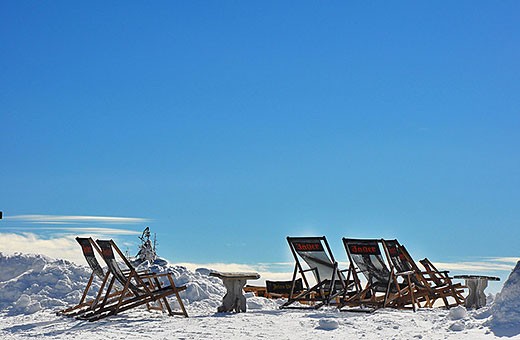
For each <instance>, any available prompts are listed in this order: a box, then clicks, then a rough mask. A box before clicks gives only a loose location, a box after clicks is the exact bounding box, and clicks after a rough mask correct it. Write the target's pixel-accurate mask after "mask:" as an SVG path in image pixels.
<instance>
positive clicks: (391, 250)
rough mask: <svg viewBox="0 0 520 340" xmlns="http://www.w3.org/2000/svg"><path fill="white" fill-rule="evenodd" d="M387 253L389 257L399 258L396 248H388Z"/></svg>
mask: <svg viewBox="0 0 520 340" xmlns="http://www.w3.org/2000/svg"><path fill="white" fill-rule="evenodd" d="M388 252H389V253H390V256H392V257H397V256H399V255H400V254H399V251H398V250H397V247H388Z"/></svg>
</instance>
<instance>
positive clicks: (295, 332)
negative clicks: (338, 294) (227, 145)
mask: <svg viewBox="0 0 520 340" xmlns="http://www.w3.org/2000/svg"><path fill="white" fill-rule="evenodd" d="M144 266H146V267H148V268H149V269H150V270H153V271H155V272H165V271H168V272H171V273H172V274H173V276H174V278H175V282H176V284H178V285H186V287H187V289H186V290H185V291H183V292H182V293H181V297H182V299H183V301H184V303H185V305H186V309H187V311H188V314H189V315H190V317H189V318H183V317H177V316H176V317H168V316H166V315H165V314H162V313H159V312H154V313H150V312H147V311H146V310H145V309H143V308H141V309H135V310H131V311H127V312H124V313H121V314H119V315H116V316H112V317H109V318H106V319H103V320H100V321H97V322H88V321H81V320H76V319H71V318H67V317H62V316H56V315H55V312H56V311H58V310H60V309H63V308H65V307H66V306H71V305H74V304H75V303H77V302H78V301H79V299H80V297H81V294H82V293H83V289H84V287H85V285H86V282H87V280H88V278H89V277H90V270H89V269H88V268H87V267H83V266H78V265H75V264H73V263H70V262H68V261H63V260H55V259H50V258H48V257H45V256H41V255H23V254H15V255H4V254H2V253H0V339H71V338H74V339H88V340H92V339H146V338H148V339H261V338H264V339H334V338H337V339H340V338H351V339H470V338H471V339H495V338H499V337H502V336H506V337H507V338H509V339H520V329H519V327H518V325H519V323H520V314H519V313H520V310H519V308H518V307H519V301H520V290H519V287H520V269H519V267H520V265H517V267H516V268H515V271H513V273H512V274H511V276H510V278H509V280H508V281H507V282H506V284H505V285H504V289H503V291H502V292H501V293H500V295H499V296H498V297H497V299H496V303H495V304H494V305H492V306H488V307H485V308H481V309H479V310H477V311H475V310H466V309H465V308H464V307H462V306H459V307H456V308H453V309H451V310H449V311H448V310H445V309H441V308H435V309H420V310H419V311H418V312H416V313H414V312H412V311H398V310H392V309H382V310H378V311H376V312H374V313H371V314H366V313H352V312H339V311H337V310H336V309H335V308H321V309H319V310H280V309H279V308H278V307H279V305H280V304H281V303H283V301H282V300H268V299H265V298H260V297H255V296H253V295H252V294H246V297H247V308H248V310H247V312H246V313H239V314H231V313H216V310H217V307H218V306H220V304H221V301H222V297H223V296H224V294H225V293H226V290H225V288H224V286H223V285H222V282H221V281H220V279H218V278H215V277H211V276H209V273H210V271H211V270H210V269H206V268H201V269H197V270H196V271H195V272H191V271H189V270H187V269H186V268H184V267H181V266H171V265H158V264H149V263H145V264H144ZM94 286H95V287H98V286H99V282H97V281H94ZM93 291H94V292H95V291H96V289H93ZM171 303H172V306H175V305H176V303H175V301H174V299H171Z"/></svg>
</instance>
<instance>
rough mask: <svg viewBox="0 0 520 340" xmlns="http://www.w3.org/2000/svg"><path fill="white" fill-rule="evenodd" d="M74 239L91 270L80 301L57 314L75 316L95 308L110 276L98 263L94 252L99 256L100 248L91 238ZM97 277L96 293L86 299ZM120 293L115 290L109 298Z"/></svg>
mask: <svg viewBox="0 0 520 340" xmlns="http://www.w3.org/2000/svg"><path fill="white" fill-rule="evenodd" d="M76 241H77V242H78V243H79V245H80V246H81V250H82V252H83V256H84V257H85V260H86V261H87V263H88V265H89V267H90V269H91V270H92V274H91V275H90V278H89V280H88V282H87V285H86V287H85V290H84V291H83V294H82V296H81V299H80V301H79V302H78V304H76V305H75V306H72V307H69V308H67V309H63V310H60V311H58V312H57V313H56V314H57V315H65V316H76V315H79V314H82V313H84V312H85V311H88V310H93V309H95V308H96V306H97V303H98V302H99V301H100V298H101V296H102V293H103V290H104V288H105V286H106V284H107V282H108V279H109V277H110V272H106V273H105V272H104V271H103V268H102V267H101V265H100V264H99V262H98V260H97V258H96V255H95V252H96V253H97V254H98V256H101V250H100V249H99V247H98V245H97V244H96V243H95V242H94V240H93V239H92V238H84V237H76ZM96 277H97V278H99V279H100V280H101V285H100V287H99V290H98V293H97V294H96V298H94V299H89V300H87V296H88V293H89V292H90V291H91V288H92V283H93V281H94V279H95V278H96ZM119 294H120V291H117V290H115V291H114V292H113V293H111V295H109V298H114V297H116V296H118V295H119Z"/></svg>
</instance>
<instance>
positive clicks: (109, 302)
mask: <svg viewBox="0 0 520 340" xmlns="http://www.w3.org/2000/svg"><path fill="white" fill-rule="evenodd" d="M96 242H97V244H98V246H99V248H100V249H101V254H102V257H103V260H104V261H105V263H106V265H107V270H108V271H109V272H110V274H111V275H112V279H111V280H110V283H109V285H108V288H107V291H106V293H105V296H104V298H103V300H102V301H100V302H99V303H98V305H97V306H96V309H94V310H92V311H89V312H87V313H84V314H82V315H80V316H79V318H81V319H85V320H89V321H95V320H99V319H102V318H105V317H107V316H110V315H115V314H117V313H120V312H123V311H126V310H129V309H131V308H135V307H138V306H142V305H146V306H147V308H148V310H151V309H159V310H162V311H163V312H164V311H167V313H168V315H170V316H173V315H183V316H185V317H188V314H187V312H186V309H185V308H184V304H183V302H182V300H181V298H180V295H179V292H180V291H182V290H184V289H186V287H185V286H182V287H176V286H175V283H174V281H173V278H172V276H171V274H170V273H164V274H156V273H151V272H137V271H136V269H135V268H134V267H133V266H132V264H131V263H130V261H129V260H128V259H127V258H126V257H125V256H124V254H123V253H122V252H121V250H120V249H119V248H118V247H117V246H116V244H115V243H114V241H112V240H109V241H106V240H97V241H96ZM114 251H115V252H116V253H117V255H118V257H119V258H120V259H121V260H122V261H123V263H124V264H125V266H126V267H127V269H126V270H123V269H121V267H120V266H119V263H118V262H117V261H116V257H115V253H114ZM162 280H166V281H167V284H169V285H164V283H161V281H162ZM115 282H118V283H119V284H120V285H121V286H122V287H123V288H122V289H121V293H120V294H119V295H118V298H117V299H115V301H114V299H110V294H111V293H112V292H113V290H114V289H115ZM170 295H175V296H176V298H177V302H178V304H179V306H180V308H181V311H180V312H173V311H172V309H171V307H170V304H169V302H168V299H167V297H168V296H170ZM153 304H155V306H153Z"/></svg>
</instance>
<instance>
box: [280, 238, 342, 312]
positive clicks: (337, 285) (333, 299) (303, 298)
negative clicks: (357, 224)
mask: <svg viewBox="0 0 520 340" xmlns="http://www.w3.org/2000/svg"><path fill="white" fill-rule="evenodd" d="M287 242H288V243H289V248H290V249H291V253H292V255H293V257H294V260H295V265H294V271H293V276H292V280H291V282H292V283H291V290H290V293H289V296H288V298H287V302H285V303H284V304H283V305H282V306H281V307H280V308H295V309H318V308H320V307H322V306H324V305H331V304H336V303H337V300H339V298H340V297H342V296H344V295H345V294H347V290H348V289H349V288H350V287H351V281H349V280H350V274H347V276H346V277H345V274H344V272H345V271H341V270H339V269H338V263H337V262H336V260H335V259H334V255H333V254H332V251H331V249H330V246H329V243H328V242H327V239H326V238H325V236H321V237H287ZM313 253H315V255H316V256H313ZM318 254H319V255H320V256H318ZM302 260H303V261H304V262H305V263H306V264H307V266H308V267H309V268H308V269H304V268H303V266H302V263H301V261H302ZM320 266H321V267H320ZM320 268H323V269H321V270H320ZM325 268H328V269H327V271H329V272H330V273H331V275H330V277H329V275H323V273H320V271H325ZM309 273H312V275H313V277H314V279H315V281H316V283H315V284H314V285H311V284H310V279H309V277H308V274H309ZM298 276H299V277H300V278H301V279H302V280H303V288H302V290H301V291H300V292H296V288H297V287H296V283H297V280H298V279H299V278H298ZM295 302H300V303H303V304H306V306H302V305H300V306H292V304H293V303H295Z"/></svg>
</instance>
